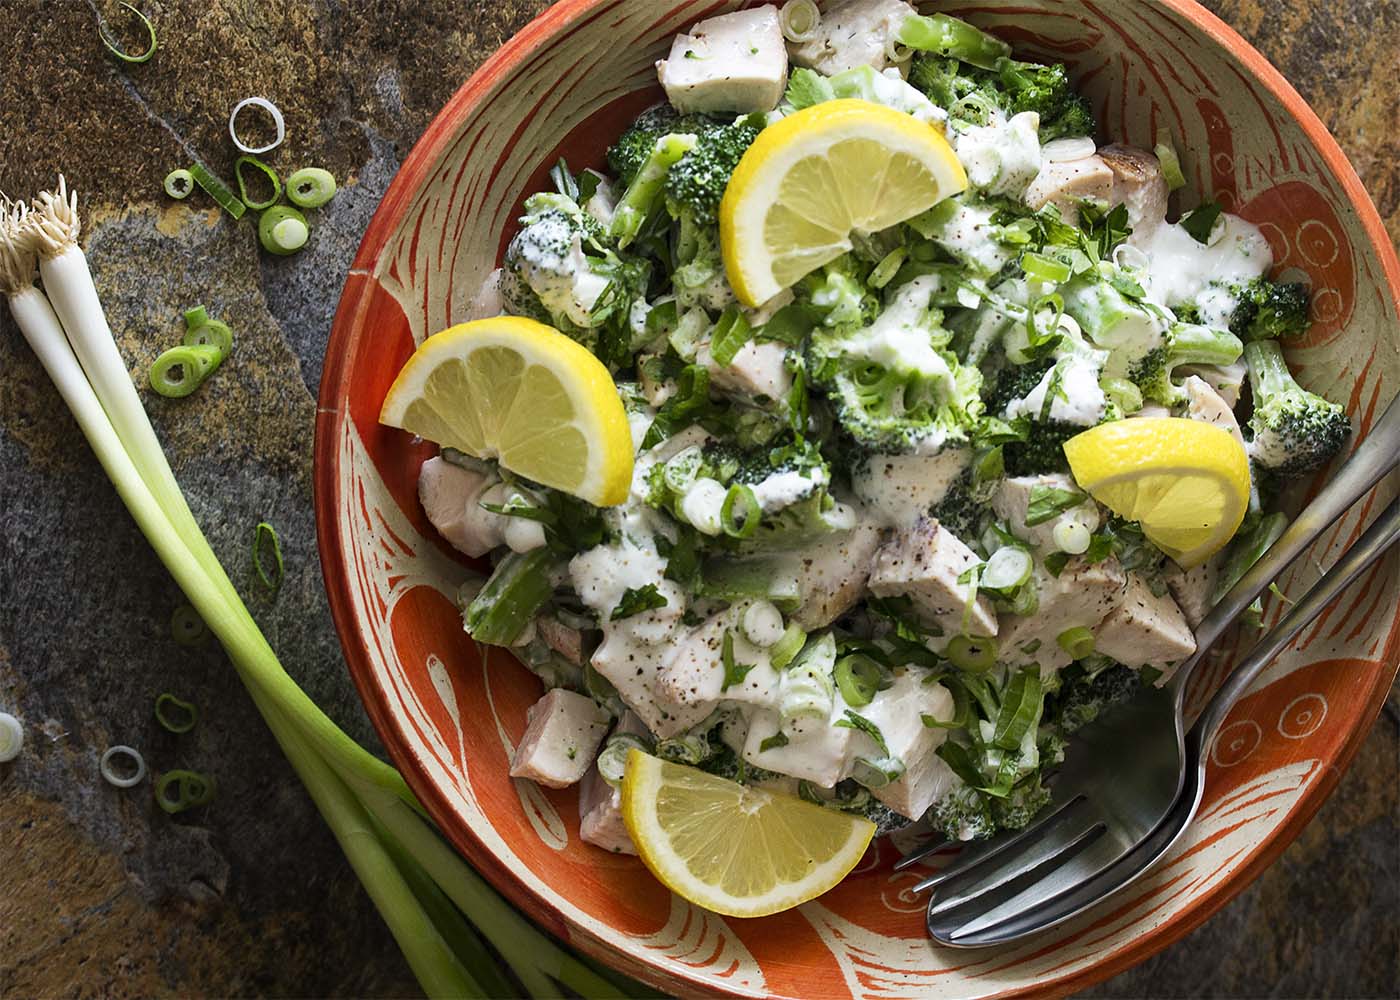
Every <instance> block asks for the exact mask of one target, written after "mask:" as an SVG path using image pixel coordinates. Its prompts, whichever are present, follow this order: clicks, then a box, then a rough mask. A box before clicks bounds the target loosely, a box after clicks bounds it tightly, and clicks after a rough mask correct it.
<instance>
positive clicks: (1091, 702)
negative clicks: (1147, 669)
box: [1051, 663, 1142, 734]
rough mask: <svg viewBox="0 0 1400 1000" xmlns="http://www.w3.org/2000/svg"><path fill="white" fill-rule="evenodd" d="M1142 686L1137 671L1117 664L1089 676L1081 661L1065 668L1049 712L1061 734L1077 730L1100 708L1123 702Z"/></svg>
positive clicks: (1101, 709) (1089, 721)
mask: <svg viewBox="0 0 1400 1000" xmlns="http://www.w3.org/2000/svg"><path fill="white" fill-rule="evenodd" d="M1141 687H1142V679H1141V678H1140V677H1139V676H1138V672H1137V671H1136V670H1134V669H1132V668H1131V667H1125V666H1123V665H1122V664H1121V663H1119V664H1114V665H1113V666H1111V667H1109V668H1107V669H1106V670H1101V671H1099V672H1098V673H1096V674H1093V675H1090V674H1088V673H1087V672H1085V670H1084V667H1083V665H1082V664H1074V665H1072V666H1069V667H1066V668H1065V679H1064V683H1063V685H1062V686H1061V688H1060V690H1059V692H1058V693H1057V694H1056V695H1055V696H1054V698H1055V704H1054V707H1053V708H1052V710H1051V711H1052V713H1053V716H1054V718H1055V719H1056V721H1057V722H1058V725H1059V729H1060V731H1061V732H1062V733H1065V734H1070V733H1075V732H1078V731H1079V730H1080V729H1083V728H1084V727H1085V726H1087V725H1088V724H1089V723H1091V722H1093V721H1094V720H1095V719H1097V718H1098V717H1099V715H1100V713H1102V712H1103V710H1104V709H1106V708H1108V707H1109V706H1111V705H1116V704H1118V703H1119V702H1123V701H1127V700H1128V699H1129V698H1131V697H1132V696H1133V695H1134V694H1136V693H1137V691H1138V689H1139V688H1141Z"/></svg>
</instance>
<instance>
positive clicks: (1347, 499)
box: [1170, 397, 1400, 702]
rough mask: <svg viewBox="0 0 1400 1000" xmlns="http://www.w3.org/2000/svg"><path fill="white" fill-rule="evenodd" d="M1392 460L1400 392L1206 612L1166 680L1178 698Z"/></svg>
mask: <svg viewBox="0 0 1400 1000" xmlns="http://www.w3.org/2000/svg"><path fill="white" fill-rule="evenodd" d="M1396 465H1400V397H1396V399H1394V400H1392V401H1391V404H1390V406H1388V407H1387V408H1386V411H1385V413H1384V414H1382V416H1381V418H1380V420H1378V421H1376V424H1375V426H1374V427H1372V428H1371V433H1370V434H1367V435H1366V439H1365V440H1364V441H1362V442H1361V443H1360V444H1359V445H1357V446H1356V450H1355V451H1354V452H1353V453H1352V455H1351V457H1350V458H1349V459H1347V461H1346V464H1344V465H1343V466H1342V468H1341V469H1340V470H1338V472H1337V474H1336V475H1335V476H1333V477H1332V478H1331V479H1330V480H1329V481H1328V482H1327V484H1326V485H1325V486H1323V487H1322V490H1321V492H1319V493H1318V495H1317V496H1316V497H1315V498H1314V499H1313V502H1312V503H1310V504H1308V506H1307V507H1306V509H1304V510H1303V512H1302V513H1301V514H1299V515H1298V516H1297V518H1295V519H1294V521H1293V523H1292V524H1290V525H1289V526H1288V528H1287V529H1286V530H1285V531H1284V533H1283V534H1282V535H1280V536H1279V539H1278V541H1276V542H1275V543H1274V544H1273V545H1271V546H1270V547H1269V550H1268V551H1267V552H1265V553H1264V555H1263V557H1262V558H1261V559H1260V560H1259V561H1258V562H1257V563H1255V564H1254V566H1253V567H1252V568H1251V569H1250V570H1249V571H1248V572H1247V573H1245V574H1244V576H1242V577H1241V578H1240V580H1239V582H1238V583H1236V584H1235V585H1234V586H1233V587H1231V588H1230V590H1229V592H1227V593H1226V594H1225V596H1224V597H1222V598H1221V599H1220V601H1219V602H1218V603H1217V604H1216V605H1215V607H1214V608H1212V609H1211V611H1210V613H1209V614H1207V615H1206V617H1205V619H1204V620H1203V621H1202V622H1201V624H1200V627H1199V628H1197V629H1196V654H1195V655H1194V656H1193V657H1192V658H1191V659H1190V660H1189V661H1188V662H1187V663H1184V664H1182V666H1181V669H1179V670H1178V671H1177V672H1176V675H1175V676H1174V677H1173V678H1172V680H1171V681H1170V683H1171V685H1172V686H1173V687H1174V688H1175V690H1176V695H1177V699H1178V702H1180V700H1181V698H1182V697H1183V695H1184V692H1185V691H1186V685H1187V681H1188V680H1189V677H1190V674H1191V673H1192V672H1193V671H1194V670H1195V668H1196V666H1197V664H1199V663H1200V662H1201V660H1202V659H1204V658H1205V653H1206V651H1207V650H1209V649H1210V647H1211V646H1213V645H1215V641H1216V640H1217V639H1219V638H1220V636H1221V635H1223V634H1224V633H1225V631H1226V630H1227V629H1229V628H1230V626H1231V625H1233V624H1234V622H1235V619H1237V618H1238V617H1239V616H1240V615H1241V614H1242V613H1243V612H1244V610H1245V609H1246V608H1248V607H1249V606H1250V605H1251V604H1253V603H1254V601H1255V599H1256V598H1258V597H1260V596H1261V595H1262V594H1263V593H1264V591H1266V590H1268V589H1269V584H1271V583H1273V582H1274V581H1275V580H1277V579H1278V578H1279V575H1280V574H1282V572H1283V571H1284V570H1285V569H1286V568H1287V567H1288V565H1289V564H1290V563H1292V562H1293V560H1295V559H1297V558H1298V556H1300V555H1302V554H1303V552H1304V550H1306V549H1307V548H1308V546H1310V545H1312V543H1313V542H1315V541H1316V540H1317V538H1318V536H1319V535H1321V534H1322V533H1323V532H1324V531H1326V530H1327V529H1328V528H1330V527H1331V526H1332V525H1333V524H1335V523H1336V522H1337V519H1338V518H1340V517H1341V516H1342V515H1343V514H1345V513H1346V511H1347V510H1348V509H1349V508H1350V507H1351V505H1352V504H1354V503H1356V501H1357V500H1359V499H1360V498H1361V497H1362V496H1363V495H1365V493H1366V491H1367V490H1369V489H1370V488H1371V487H1373V486H1375V485H1376V483H1378V482H1380V481H1381V479H1382V478H1384V476H1385V475H1386V473H1388V472H1390V471H1391V470H1393V469H1394V468H1395V467H1396ZM1303 624H1306V622H1304V623H1303Z"/></svg>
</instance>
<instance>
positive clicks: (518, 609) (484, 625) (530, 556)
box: [462, 549, 554, 646]
mask: <svg viewBox="0 0 1400 1000" xmlns="http://www.w3.org/2000/svg"><path fill="white" fill-rule="evenodd" d="M551 558H552V557H551V556H550V553H549V550H548V549H535V550H534V551H533V552H527V553H519V552H512V553H511V554H510V555H508V556H506V557H505V558H504V559H502V560H501V562H500V564H499V565H498V566H497V567H496V569H495V572H493V573H492V574H491V578H490V579H489V580H487V581H486V586H484V587H482V588H481V593H480V594H478V595H477V596H476V600H474V601H472V602H471V604H470V605H468V607H467V610H466V611H465V612H464V613H463V615H462V620H463V624H464V625H465V626H466V630H467V632H468V633H469V634H470V635H471V637H472V638H473V639H475V640H476V641H477V642H484V643H486V644H488V645H491V646H509V645H511V644H513V643H514V642H515V641H516V640H517V639H519V638H520V636H521V634H522V633H524V631H525V628H526V626H528V625H529V624H530V622H531V620H532V619H533V618H534V617H535V612H537V611H539V609H540V608H541V607H542V606H543V605H544V603H545V601H547V600H549V597H550V595H551V594H552V593H553V592H554V588H553V586H552V585H551V584H550V581H549V562H550V559H551Z"/></svg>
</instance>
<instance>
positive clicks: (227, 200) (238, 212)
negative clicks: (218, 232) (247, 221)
mask: <svg viewBox="0 0 1400 1000" xmlns="http://www.w3.org/2000/svg"><path fill="white" fill-rule="evenodd" d="M190 176H191V177H193V178H194V182H195V183H196V184H198V185H199V186H200V187H201V188H203V189H204V192H205V194H207V195H209V197H211V198H213V199H214V200H215V201H216V202H218V203H219V207H220V208H222V209H223V210H224V211H225V212H227V213H228V214H229V215H231V216H233V217H234V218H235V219H241V218H243V213H244V212H246V211H248V206H247V205H245V204H243V202H242V201H241V200H239V197H238V195H236V194H234V193H233V189H232V188H231V187H229V186H228V185H227V184H225V183H224V182H223V181H221V180H219V178H217V177H215V176H214V174H213V173H212V172H211V171H210V170H209V168H208V167H206V166H205V165H204V164H202V163H191V164H190Z"/></svg>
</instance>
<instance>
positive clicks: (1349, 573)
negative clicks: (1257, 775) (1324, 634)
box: [1187, 407, 1400, 766]
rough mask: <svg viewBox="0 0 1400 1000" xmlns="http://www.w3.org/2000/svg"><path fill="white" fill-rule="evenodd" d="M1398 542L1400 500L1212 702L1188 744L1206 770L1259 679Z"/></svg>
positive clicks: (1296, 606) (1276, 628) (1295, 607)
mask: <svg viewBox="0 0 1400 1000" xmlns="http://www.w3.org/2000/svg"><path fill="white" fill-rule="evenodd" d="M1392 409H1394V407H1392ZM1387 415H1388V414H1387ZM1397 539H1400V498H1396V499H1395V500H1392V501H1391V503H1390V506H1389V507H1387V508H1386V509H1385V513H1384V514H1382V515H1381V516H1380V517H1378V518H1377V519H1376V521H1375V523H1374V524H1372V525H1371V527H1370V528H1368V529H1366V533H1365V534H1364V535H1362V536H1361V539H1360V540H1359V541H1358V542H1357V543H1356V544H1355V545H1353V546H1352V547H1351V548H1350V549H1349V550H1348V551H1347V553H1346V555H1344V556H1342V558H1341V559H1339V560H1338V561H1337V563H1336V564H1335V565H1334V566H1333V567H1332V568H1331V569H1330V570H1328V571H1327V573H1326V574H1324V575H1323V577H1322V578H1321V579H1320V580H1318V581H1317V583H1315V584H1313V587H1312V589H1311V590H1309V591H1308V592H1307V595H1306V596H1304V597H1303V598H1302V599H1301V600H1299V601H1298V603H1297V604H1294V605H1293V607H1292V608H1291V609H1289V612H1288V614H1286V615H1284V617H1283V618H1282V619H1281V620H1280V621H1279V623H1278V624H1277V625H1275V626H1274V627H1273V628H1272V629H1271V630H1270V631H1269V632H1268V634H1267V635H1265V636H1264V637H1263V638H1262V639H1260V640H1259V642H1258V643H1257V644H1256V645H1255V646H1254V648H1253V649H1251V650H1250V651H1249V654H1248V655H1247V656H1246V657H1245V658H1244V660H1243V661H1242V662H1241V663H1240V665H1239V666H1238V667H1236V668H1235V670H1234V671H1233V672H1232V673H1231V674H1230V676H1229V677H1228V678H1226V680H1225V683H1224V685H1222V686H1221V688H1220V690H1219V691H1218V692H1216V694H1215V697H1213V698H1212V699H1211V700H1210V703H1209V704H1208V705H1207V706H1206V709H1205V711H1204V712H1202V713H1201V717H1200V719H1198V720H1197V722H1196V724H1195V726H1193V727H1192V729H1191V733H1190V735H1189V736H1188V737H1187V739H1188V741H1194V742H1195V744H1196V746H1195V748H1194V749H1195V750H1196V751H1197V754H1196V760H1198V761H1200V763H1201V765H1202V766H1204V765H1205V762H1206V759H1207V751H1208V750H1209V748H1210V744H1211V741H1212V740H1213V739H1214V738H1215V733H1216V731H1217V730H1218V729H1219V728H1220V725H1221V723H1223V722H1224V721H1225V716H1226V715H1227V714H1229V711H1230V709H1231V708H1233V707H1234V704H1235V702H1236V701H1238V700H1239V699H1240V696H1241V695H1243V694H1244V693H1245V691H1246V690H1248V688H1249V686H1250V685H1251V684H1252V683H1254V681H1255V679H1256V678H1257V677H1258V676H1259V675H1260V674H1261V673H1263V672H1264V668H1265V667H1266V666H1268V665H1269V663H1270V662H1271V661H1272V660H1273V658H1274V657H1275V656H1277V655H1278V654H1279V653H1281V652H1283V651H1284V649H1286V648H1287V647H1288V644H1289V643H1291V642H1292V641H1293V640H1294V638H1295V637H1296V636H1297V635H1298V633H1299V632H1301V631H1302V630H1303V629H1304V628H1305V627H1306V626H1307V625H1308V624H1309V623H1311V622H1312V620H1313V619H1314V618H1316V617H1317V616H1318V615H1320V614H1321V613H1322V611H1323V609H1324V608H1326V607H1327V605H1329V604H1331V603H1332V600H1333V599H1334V598H1335V597H1337V595H1339V594H1340V593H1341V592H1342V591H1344V590H1346V589H1347V587H1349V586H1351V584H1352V583H1353V582H1355V580H1356V578H1357V577H1359V576H1360V575H1361V574H1362V573H1364V572H1366V570H1367V569H1368V568H1370V566H1371V564H1372V563H1375V562H1376V561H1377V560H1379V559H1380V558H1381V557H1382V556H1383V555H1385V554H1386V552H1387V551H1389V549H1390V547H1391V546H1392V545H1394V544H1395V542H1396V540H1397Z"/></svg>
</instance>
